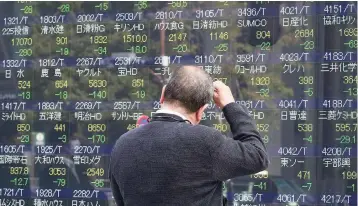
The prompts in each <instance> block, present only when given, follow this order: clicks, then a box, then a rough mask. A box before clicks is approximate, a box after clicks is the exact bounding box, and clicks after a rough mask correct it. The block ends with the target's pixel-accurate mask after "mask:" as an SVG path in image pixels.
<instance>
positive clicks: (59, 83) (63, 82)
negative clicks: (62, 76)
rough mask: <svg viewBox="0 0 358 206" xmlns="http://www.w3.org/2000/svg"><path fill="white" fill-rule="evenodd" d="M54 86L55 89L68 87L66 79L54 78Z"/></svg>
mask: <svg viewBox="0 0 358 206" xmlns="http://www.w3.org/2000/svg"><path fill="white" fill-rule="evenodd" d="M55 88H56V89H63V88H68V82H67V80H56V81H55Z"/></svg>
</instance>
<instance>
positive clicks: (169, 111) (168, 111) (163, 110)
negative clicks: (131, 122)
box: [156, 109, 187, 120]
mask: <svg viewBox="0 0 358 206" xmlns="http://www.w3.org/2000/svg"><path fill="white" fill-rule="evenodd" d="M156 114H169V115H170V116H171V115H175V116H177V117H180V118H181V119H182V120H187V118H186V117H185V116H184V115H182V114H180V113H179V112H175V111H171V110H167V109H160V110H158V111H157V112H156Z"/></svg>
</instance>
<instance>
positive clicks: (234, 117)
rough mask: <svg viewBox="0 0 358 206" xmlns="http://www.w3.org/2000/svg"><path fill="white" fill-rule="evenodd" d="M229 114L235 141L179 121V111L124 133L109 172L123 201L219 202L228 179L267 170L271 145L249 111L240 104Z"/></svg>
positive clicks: (230, 108)
mask: <svg viewBox="0 0 358 206" xmlns="http://www.w3.org/2000/svg"><path fill="white" fill-rule="evenodd" d="M223 113H224V115H225V117H226V120H227V121H228V123H229V124H230V127H231V131H232V133H233V139H232V138H227V137H225V136H224V135H222V134H221V133H220V132H219V131H217V130H215V129H213V128H210V127H207V126H203V125H191V124H187V123H185V122H179V121H175V120H173V118H175V119H181V118H180V117H179V116H176V115H173V114H155V115H154V116H153V118H152V122H150V123H149V124H146V125H143V126H141V127H139V128H137V129H134V130H131V131H129V132H127V133H125V134H123V135H122V136H121V137H120V138H119V139H118V140H117V142H116V144H115V145H114V148H113V151H112V154H111V163H110V171H109V179H110V181H111V187H112V192H113V196H114V198H115V200H116V202H117V205H118V206H122V205H125V206H134V205H138V206H142V205H143V206H144V205H145V206H151V205H153V206H160V205H169V206H174V205H183V206H194V205H198V206H199V205H200V206H208V205H210V206H211V205H212V206H218V205H222V181H224V180H227V179H230V178H233V177H237V176H241V175H248V174H252V173H257V172H260V171H262V170H264V169H266V168H267V166H268V156H267V153H266V148H265V146H264V143H263V142H262V139H261V137H260V134H259V133H258V131H257V130H256V128H255V123H254V122H253V120H252V119H251V117H250V116H249V115H248V113H247V112H245V110H244V109H243V108H242V107H241V106H240V105H239V104H237V103H230V104H228V105H226V106H225V107H224V108H223ZM159 116H167V117H169V118H160V117H159Z"/></svg>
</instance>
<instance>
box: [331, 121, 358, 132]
mask: <svg viewBox="0 0 358 206" xmlns="http://www.w3.org/2000/svg"><path fill="white" fill-rule="evenodd" d="M335 128H336V132H355V131H357V124H356V123H355V124H336V127H335Z"/></svg>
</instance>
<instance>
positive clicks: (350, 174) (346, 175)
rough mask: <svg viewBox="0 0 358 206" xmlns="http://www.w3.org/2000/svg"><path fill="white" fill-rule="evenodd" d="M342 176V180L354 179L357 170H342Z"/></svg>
mask: <svg viewBox="0 0 358 206" xmlns="http://www.w3.org/2000/svg"><path fill="white" fill-rule="evenodd" d="M342 178H343V179H344V180H356V179H357V171H344V172H342Z"/></svg>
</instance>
